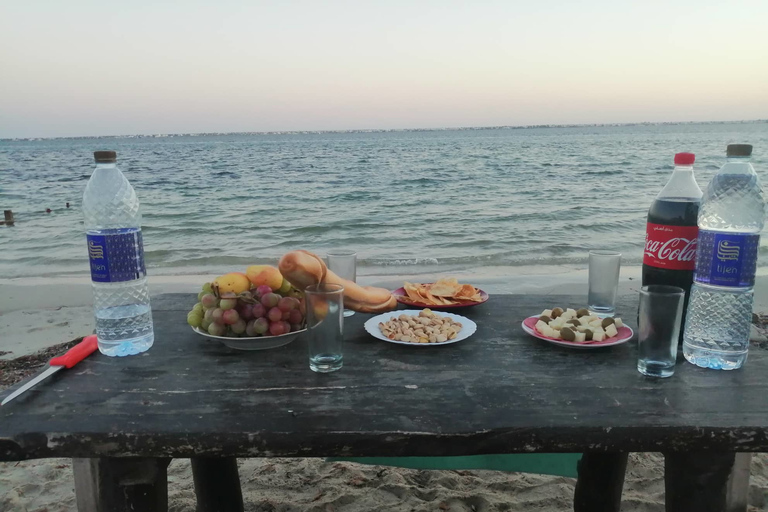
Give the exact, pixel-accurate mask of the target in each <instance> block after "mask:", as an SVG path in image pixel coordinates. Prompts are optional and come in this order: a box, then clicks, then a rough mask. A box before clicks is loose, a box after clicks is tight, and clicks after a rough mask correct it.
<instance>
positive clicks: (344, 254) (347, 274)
mask: <svg viewBox="0 0 768 512" xmlns="http://www.w3.org/2000/svg"><path fill="white" fill-rule="evenodd" d="M326 257H327V258H328V269H329V270H330V271H332V272H333V273H334V274H336V275H337V276H339V277H341V278H343V279H347V280H349V281H352V282H353V283H354V282H356V281H357V253H356V252H354V251H329V252H328V253H326ZM354 314H355V312H354V311H352V310H351V309H345V310H344V316H352V315H354Z"/></svg>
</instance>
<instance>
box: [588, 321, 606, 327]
mask: <svg viewBox="0 0 768 512" xmlns="http://www.w3.org/2000/svg"><path fill="white" fill-rule="evenodd" d="M587 325H589V326H590V327H592V328H593V329H601V328H602V327H603V322H602V321H601V320H600V319H597V320H592V321H591V322H589V323H588V324H587Z"/></svg>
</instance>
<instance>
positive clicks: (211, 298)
mask: <svg viewBox="0 0 768 512" xmlns="http://www.w3.org/2000/svg"><path fill="white" fill-rule="evenodd" d="M218 301H219V299H217V298H216V296H215V295H214V294H212V293H206V294H205V295H203V298H202V299H200V303H201V304H202V305H203V307H204V308H205V309H210V308H215V307H216V303H217V302H218Z"/></svg>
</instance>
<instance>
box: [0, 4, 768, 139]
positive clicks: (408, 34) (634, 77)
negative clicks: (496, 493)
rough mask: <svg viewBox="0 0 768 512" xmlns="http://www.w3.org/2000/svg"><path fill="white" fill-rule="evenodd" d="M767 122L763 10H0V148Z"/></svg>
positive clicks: (767, 48)
mask: <svg viewBox="0 0 768 512" xmlns="http://www.w3.org/2000/svg"><path fill="white" fill-rule="evenodd" d="M766 118H768V1H766V0H754V1H751V0H745V1H742V0H734V1H728V2H726V1H724V0H685V1H674V0H670V1H669V2H667V1H657V0H645V1H638V2H626V1H621V0H600V1H598V0H580V1H574V0H568V1H566V0H559V1H553V0H528V1H524V2H522V1H516V0H498V1H496V0H486V1H483V0H475V1H461V2H459V1H452V0H382V1H378V0H375V1H374V0H370V1H366V0H356V1H355V0H352V1H331V0H282V1H280V0H274V1H269V2H266V1H247V0H240V1H234V0H210V1H206V2H203V1H194V0H179V1H162V0H130V1H121V2H111V1H106V0H101V1H83V0H66V1H64V0H2V1H0V138H2V137H51V136H78V135H120V134H153V133H180V132H183V133H189V132H194V133H197V132H229V131H277V130H337V129H368V128H437V127H459V126H499V125H527V124H570V123H614V122H640V121H721V120H742V119H766Z"/></svg>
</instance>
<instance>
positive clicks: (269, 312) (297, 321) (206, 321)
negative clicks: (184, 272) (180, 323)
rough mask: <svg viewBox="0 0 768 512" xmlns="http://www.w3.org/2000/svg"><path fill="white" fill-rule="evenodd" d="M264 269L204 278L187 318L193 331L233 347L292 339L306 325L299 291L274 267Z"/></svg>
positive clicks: (254, 346) (257, 346)
mask: <svg viewBox="0 0 768 512" xmlns="http://www.w3.org/2000/svg"><path fill="white" fill-rule="evenodd" d="M258 267H260V268H262V267H267V266H265V265H259V266H258ZM252 268H253V267H249V268H248V270H249V271H250V270H251V269H252ZM268 269H269V270H267V271H265V272H266V273H267V274H268V276H267V277H266V278H265V277H264V276H262V274H263V273H264V272H262V273H259V274H255V273H253V272H247V273H246V274H242V273H231V274H225V275H224V276H221V277H218V278H217V279H215V280H214V281H213V282H211V283H205V284H204V285H203V287H202V291H201V292H200V293H199V294H198V296H197V298H198V302H197V304H195V305H194V306H193V307H192V310H191V311H190V312H189V313H188V314H187V323H188V324H189V325H190V326H191V327H192V329H193V330H194V331H195V332H196V333H197V334H199V335H201V336H204V337H206V338H208V339H213V340H217V341H220V342H221V343H223V344H224V345H226V346H228V347H230V348H233V349H237V350H266V349H270V348H277V347H282V346H283V345H287V344H288V343H290V342H292V341H293V340H295V339H296V338H297V337H298V336H299V335H300V334H301V333H303V332H304V331H306V330H307V329H306V318H305V314H304V313H305V309H304V296H303V293H302V292H301V291H299V290H297V289H296V288H294V287H293V286H291V284H290V283H289V282H288V281H286V280H284V279H283V278H282V276H281V275H280V273H279V271H278V270H277V269H276V268H275V267H268ZM275 273H276V275H275ZM278 276H279V279H278ZM256 283H260V284H256Z"/></svg>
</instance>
